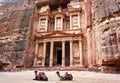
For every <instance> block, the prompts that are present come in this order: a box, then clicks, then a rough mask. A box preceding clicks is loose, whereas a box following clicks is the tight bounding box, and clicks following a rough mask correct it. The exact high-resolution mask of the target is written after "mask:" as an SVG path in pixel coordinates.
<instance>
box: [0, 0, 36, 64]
mask: <svg viewBox="0 0 120 83" xmlns="http://www.w3.org/2000/svg"><path fill="white" fill-rule="evenodd" d="M34 1H35V0H34ZM28 2H29V3H28ZM0 4H1V5H0V11H1V13H0V25H1V26H0V55H3V57H4V56H5V57H6V58H7V59H8V60H9V61H10V62H11V63H12V65H13V66H14V65H16V66H17V65H21V64H22V62H23V57H24V55H25V48H26V41H27V35H28V32H29V29H30V25H29V24H30V18H31V14H32V10H33V5H31V1H26V0H2V1H1V3H0ZM28 4H29V5H28ZM32 4H34V2H32Z"/></svg>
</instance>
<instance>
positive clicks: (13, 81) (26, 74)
mask: <svg viewBox="0 0 120 83" xmlns="http://www.w3.org/2000/svg"><path fill="white" fill-rule="evenodd" d="M44 72H45V73H46V75H47V76H48V81H35V80H33V78H34V71H21V72H0V83H120V74H105V73H95V72H87V71H68V72H69V73H71V74H73V81H60V80H59V78H58V77H57V75H56V73H55V72H56V71H44ZM60 73H61V74H62V75H63V74H64V73H65V71H60Z"/></svg>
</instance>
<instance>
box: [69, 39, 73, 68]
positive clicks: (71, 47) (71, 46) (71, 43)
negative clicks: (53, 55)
mask: <svg viewBox="0 0 120 83" xmlns="http://www.w3.org/2000/svg"><path fill="white" fill-rule="evenodd" d="M70 66H73V42H72V41H70Z"/></svg>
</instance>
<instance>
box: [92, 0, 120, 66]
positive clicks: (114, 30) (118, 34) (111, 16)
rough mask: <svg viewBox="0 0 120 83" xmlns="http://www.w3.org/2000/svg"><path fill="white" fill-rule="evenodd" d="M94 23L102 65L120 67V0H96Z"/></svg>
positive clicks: (94, 3) (94, 4)
mask: <svg viewBox="0 0 120 83" xmlns="http://www.w3.org/2000/svg"><path fill="white" fill-rule="evenodd" d="M93 21H94V28H95V32H96V40H98V39H99V41H96V43H97V46H99V47H100V48H99V49H97V51H98V52H99V53H100V54H99V58H101V60H102V63H101V64H102V65H105V66H118V65H120V2H119V0H118V1H116V0H95V1H94V2H93Z"/></svg>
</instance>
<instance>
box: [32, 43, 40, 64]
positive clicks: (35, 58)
mask: <svg viewBox="0 0 120 83" xmlns="http://www.w3.org/2000/svg"><path fill="white" fill-rule="evenodd" d="M38 46H39V43H38V42H37V43H36V46H35V57H34V65H33V66H36V65H37V56H38Z"/></svg>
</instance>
